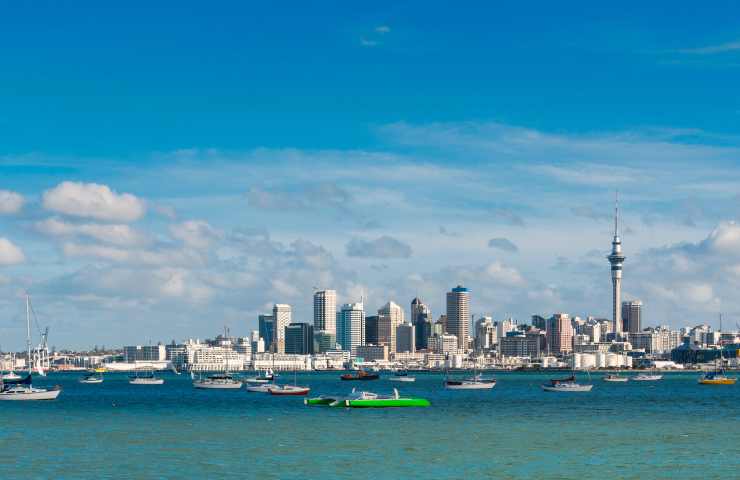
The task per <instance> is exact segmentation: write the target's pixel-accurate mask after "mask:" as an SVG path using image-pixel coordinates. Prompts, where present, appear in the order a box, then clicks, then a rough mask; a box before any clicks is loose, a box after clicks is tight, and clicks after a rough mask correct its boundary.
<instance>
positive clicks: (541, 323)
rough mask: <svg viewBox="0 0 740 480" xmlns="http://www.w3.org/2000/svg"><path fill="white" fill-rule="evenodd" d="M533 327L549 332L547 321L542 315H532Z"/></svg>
mask: <svg viewBox="0 0 740 480" xmlns="http://www.w3.org/2000/svg"><path fill="white" fill-rule="evenodd" d="M532 326H533V327H537V328H539V329H540V330H547V319H546V318H545V317H543V316H541V315H532Z"/></svg>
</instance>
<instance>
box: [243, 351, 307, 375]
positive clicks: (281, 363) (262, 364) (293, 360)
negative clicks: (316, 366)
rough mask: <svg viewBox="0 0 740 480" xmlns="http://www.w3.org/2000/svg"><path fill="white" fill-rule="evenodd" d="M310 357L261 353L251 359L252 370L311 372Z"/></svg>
mask: <svg viewBox="0 0 740 480" xmlns="http://www.w3.org/2000/svg"><path fill="white" fill-rule="evenodd" d="M311 367H312V361H311V355H286V354H277V353H262V354H259V355H255V356H254V357H253V358H252V369H253V370H267V369H272V370H280V371H285V370H288V371H292V370H311Z"/></svg>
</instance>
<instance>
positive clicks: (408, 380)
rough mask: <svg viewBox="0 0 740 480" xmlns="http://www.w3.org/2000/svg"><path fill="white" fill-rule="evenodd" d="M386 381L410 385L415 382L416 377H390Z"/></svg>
mask: <svg viewBox="0 0 740 480" xmlns="http://www.w3.org/2000/svg"><path fill="white" fill-rule="evenodd" d="M388 380H389V381H391V382H405V383H411V382H415V381H416V377H391V378H389V379H388Z"/></svg>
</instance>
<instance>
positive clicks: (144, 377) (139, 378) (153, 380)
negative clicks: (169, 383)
mask: <svg viewBox="0 0 740 480" xmlns="http://www.w3.org/2000/svg"><path fill="white" fill-rule="evenodd" d="M128 383H129V384H131V385H162V384H164V378H159V377H157V376H155V375H154V371H152V370H146V371H144V372H142V373H139V372H138V371H137V372H136V373H134V375H132V376H130V377H128Z"/></svg>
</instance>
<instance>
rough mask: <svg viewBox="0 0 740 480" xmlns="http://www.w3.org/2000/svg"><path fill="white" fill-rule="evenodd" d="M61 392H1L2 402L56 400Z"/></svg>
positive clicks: (40, 390)
mask: <svg viewBox="0 0 740 480" xmlns="http://www.w3.org/2000/svg"><path fill="white" fill-rule="evenodd" d="M60 393H62V391H61V390H44V389H41V388H39V389H36V388H34V389H31V390H29V391H27V392H17V391H14V392H0V400H8V401H18V400H55V399H56V398H57V397H58V396H59V394H60Z"/></svg>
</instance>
